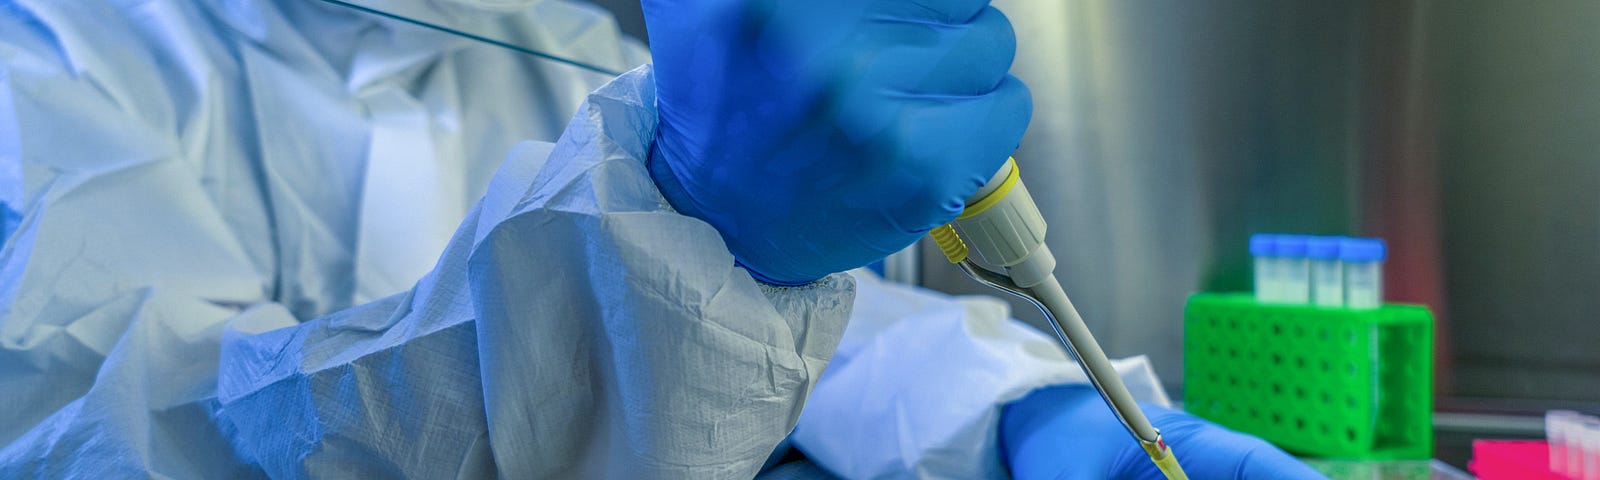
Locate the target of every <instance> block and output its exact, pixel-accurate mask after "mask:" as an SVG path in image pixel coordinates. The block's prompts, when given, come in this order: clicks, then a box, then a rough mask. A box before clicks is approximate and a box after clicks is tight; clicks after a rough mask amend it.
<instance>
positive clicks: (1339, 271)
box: [1306, 237, 1344, 308]
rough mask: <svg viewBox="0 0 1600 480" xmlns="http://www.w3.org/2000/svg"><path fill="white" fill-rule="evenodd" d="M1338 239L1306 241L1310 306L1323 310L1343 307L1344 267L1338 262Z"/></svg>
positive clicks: (1339, 239) (1325, 238)
mask: <svg viewBox="0 0 1600 480" xmlns="http://www.w3.org/2000/svg"><path fill="white" fill-rule="evenodd" d="M1341 242H1342V239H1341V238H1340V237H1310V238H1307V239H1306V258H1308V259H1310V261H1311V304H1312V305H1315V306H1318V307H1324V308H1343V307H1344V265H1343V264H1342V263H1341V262H1340V260H1339V245H1340V244H1341Z"/></svg>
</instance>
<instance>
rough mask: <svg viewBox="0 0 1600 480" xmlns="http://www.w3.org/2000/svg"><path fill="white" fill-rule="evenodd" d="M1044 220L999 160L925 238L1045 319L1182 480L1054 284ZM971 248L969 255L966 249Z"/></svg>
mask: <svg viewBox="0 0 1600 480" xmlns="http://www.w3.org/2000/svg"><path fill="white" fill-rule="evenodd" d="M1044 232H1045V223H1044V216H1043V215H1041V214H1040V213H1039V207H1038V206H1037V205H1035V204H1034V203H1033V197H1032V196H1031V195H1029V194H1028V189H1027V187H1026V186H1024V185H1023V184H1022V179H1021V176H1020V174H1018V172H1017V164H1016V161H1015V160H1013V159H1009V158H1008V159H1006V163H1005V165H1003V166H1001V167H1000V171H998V172H995V175H994V177H993V178H990V179H989V182H988V183H986V184H984V185H983V187H982V188H980V189H978V192H977V193H975V194H973V195H972V197H970V198H968V199H967V207H966V209H965V210H963V211H962V212H961V215H960V216H958V217H956V220H955V221H953V222H950V223H948V224H945V225H942V226H940V227H938V228H935V229H933V231H932V232H930V233H929V235H930V236H932V237H933V239H934V242H935V243H938V244H939V249H940V250H941V251H943V252H944V254H945V257H946V258H947V259H949V260H950V263H952V264H955V265H956V267H957V268H959V269H961V271H962V273H965V274H966V275H967V276H968V277H971V278H972V279H973V280H974V281H977V282H978V283H981V284H984V285H988V286H990V287H993V288H995V289H997V290H1000V291H1002V292H1005V293H1008V294H1011V295H1015V296H1017V297H1021V298H1022V299H1024V300H1027V301H1028V302H1029V303H1032V304H1033V306H1035V307H1038V308H1039V310H1040V311H1042V312H1044V316H1045V319H1046V320H1048V321H1049V323H1050V328H1051V329H1052V330H1054V331H1055V334H1056V338H1057V339H1059V340H1060V341H1061V344H1062V346H1064V347H1066V349H1067V351H1069V352H1071V353H1072V354H1073V355H1074V356H1076V357H1078V364H1079V366H1080V367H1082V368H1083V372H1084V373H1085V374H1087V375H1088V376H1089V382H1090V383H1092V384H1093V385H1094V388H1095V390H1097V391H1099V392H1100V398H1101V399H1103V400H1105V402H1106V406H1108V407H1111V411H1112V413H1114V414H1116V416H1117V420H1118V421H1120V422H1122V426H1123V427H1125V428H1127V429H1128V433H1130V434H1132V435H1133V438H1134V440H1137V441H1138V442H1139V446H1140V447H1142V448H1144V451H1145V453H1146V454H1147V455H1149V456H1150V460H1151V461H1153V462H1155V464H1156V468H1158V469H1160V470H1161V473H1162V474H1165V475H1166V476H1167V478H1169V479H1185V480H1186V479H1188V478H1189V477H1188V476H1187V475H1185V474H1184V473H1183V467H1181V466H1179V465H1178V459H1177V457H1176V456H1175V455H1173V453H1172V448H1171V447H1170V446H1168V445H1167V444H1166V441H1165V440H1163V439H1162V438H1161V431H1160V430H1158V429H1156V428H1155V425H1152V424H1150V419H1149V418H1146V417H1145V415H1144V411H1142V410H1140V409H1139V404H1138V403H1136V402H1135V401H1134V400H1133V395H1132V394H1130V393H1128V387H1127V386H1124V385H1123V384H1122V377H1121V376H1119V375H1117V371H1116V369H1115V368H1113V367H1112V366H1111V360H1110V359H1108V358H1106V354H1105V352H1104V351H1103V350H1101V349H1100V344H1099V343H1097V342H1095V339H1094V335H1093V334H1092V333H1090V332H1089V327H1088V326H1087V325H1085V324H1084V323H1083V317H1081V316H1079V315H1078V310H1077V308H1075V307H1073V306H1072V301H1071V300H1070V299H1068V298H1067V294H1066V292H1065V291H1064V290H1062V289H1061V284H1060V283H1059V282H1057V281H1056V277H1055V266H1056V260H1055V256H1054V255H1052V254H1051V253H1050V247H1048V246H1046V245H1045V244H1044ZM969 246H970V248H971V249H970V250H969Z"/></svg>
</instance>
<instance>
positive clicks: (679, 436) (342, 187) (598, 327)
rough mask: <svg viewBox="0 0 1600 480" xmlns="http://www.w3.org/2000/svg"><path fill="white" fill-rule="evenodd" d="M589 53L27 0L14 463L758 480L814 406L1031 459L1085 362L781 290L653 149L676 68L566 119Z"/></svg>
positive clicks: (979, 327)
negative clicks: (1024, 444) (1041, 426)
mask: <svg viewBox="0 0 1600 480" xmlns="http://www.w3.org/2000/svg"><path fill="white" fill-rule="evenodd" d="M419 8H420V7H419ZM428 8H433V7H428ZM445 13H447V14H448V13H449V12H445ZM485 22H488V23H485V24H483V25H482V26H483V28H498V29H502V30H504V31H507V32H514V33H516V34H517V35H522V36H523V37H522V38H524V39H525V40H526V41H527V42H529V43H530V44H532V45H535V46H537V47H539V48H541V49H542V50H546V51H551V52H556V53H564V54H568V55H573V56H578V57H580V58H583V59H585V60H587V61H590V62H595V63H601V64H606V65H613V66H618V68H622V67H625V66H627V65H635V64H638V63H641V62H642V61H643V60H644V58H645V57H644V55H643V54H642V52H641V51H640V50H639V48H638V47H637V45H635V44H633V43H631V42H630V41H628V40H626V39H624V38H623V37H621V36H620V35H619V34H617V32H616V30H615V27H614V25H613V24H612V23H611V22H610V19H609V17H608V16H606V15H605V14H604V13H603V12H601V11H599V10H597V9H594V8H593V7H586V6H582V5H578V4H570V3H565V2H556V1H547V2H541V3H538V4H536V5H534V6H532V7H530V9H529V10H526V11H520V12H519V13H516V14H507V15H500V16H496V17H494V18H493V19H492V21H491V20H485ZM595 77H597V76H596V75H594V74H592V73H585V72H581V71H577V70H573V69H570V68H568V67H559V66H554V65H553V64H549V63H546V62H545V61H543V60H538V59H534V58H531V57H526V56H522V55H520V54H516V53H513V52H509V51H505V50H501V49H498V48H493V47H488V46H484V45H481V44H477V43H474V42H471V41H468V40H464V39H458V38H454V37H451V36H448V35H444V34H440V33H437V32H432V31H427V30H423V29H420V28H417V27H413V26H408V25H403V24H397V23H393V22H388V21H382V20H380V19H377V18H374V17H370V16H367V15H364V14H360V13H357V12H352V11H346V10H342V9H339V8H336V7H331V6H328V5H326V4H323V3H321V2H316V1H309V0H282V1H280V2H277V3H267V2H263V3H250V2H196V3H189V2H163V1H150V2H134V1H121V0H86V1H81V2H50V1H20V2H13V3H7V4H4V5H0V207H3V208H0V214H3V215H0V219H10V220H7V221H5V222H3V223H0V225H5V226H6V230H5V231H4V234H5V235H6V241H5V245H4V248H3V249H0V402H3V403H4V404H5V405H6V408H0V478H15V477H18V476H30V475H34V474H40V475H44V476H49V477H59V476H70V477H91V478H100V477H118V478H120V477H130V476H152V477H172V478H233V477H252V476H261V475H263V474H265V475H270V476H276V477H305V476H319V477H333V478H345V477H369V476H378V477H392V476H409V477H422V478H438V477H468V478H477V477H485V476H493V475H495V474H499V475H503V476H506V477H508V478H540V477H558V478H565V477H573V476H581V477H610V478H650V477H673V478H740V477H749V476H751V475H754V474H756V472H757V471H758V470H759V469H760V468H761V466H762V463H763V460H765V459H766V457H767V454H768V453H769V452H770V451H772V449H773V447H774V446H775V445H777V444H778V443H779V442H780V441H781V440H783V439H784V437H785V436H786V435H788V434H789V433H790V431H791V430H793V431H794V436H793V441H794V444H795V445H796V446H798V447H799V448H800V449H801V450H802V451H804V452H806V453H807V454H808V456H809V457H810V458H811V459H813V460H814V461H816V462H817V463H818V464H820V465H822V466H823V467H824V468H827V469H828V470H830V471H832V472H834V473H836V474H840V475H843V476H846V477H851V478H868V477H919V476H920V477H950V478H979V477H1002V476H1004V469H1003V467H1002V466H1001V465H1000V464H999V460H998V456H997V455H996V453H995V440H996V439H995V438H994V437H995V435H996V427H995V425H996V421H997V419H998V415H999V409H998V407H999V405H1000V404H1002V403H1003V402H1005V401H1008V400H1011V399H1014V398H1017V397H1020V396H1021V395H1023V394H1025V393H1026V392H1027V391H1028V390H1029V389H1031V388H1034V387H1037V386H1040V385H1045V384H1050V383H1060V382H1066V381H1081V375H1079V374H1078V373H1077V369H1076V367H1075V366H1073V365H1072V364H1070V363H1068V362H1067V361H1066V359H1065V358H1064V356H1063V355H1062V353H1061V352H1060V350H1059V349H1058V348H1056V347H1055V345H1054V342H1053V341H1052V340H1049V339H1048V338H1047V337H1044V336H1043V335H1041V334H1039V332H1037V331H1034V330H1031V329H1029V328H1027V327H1024V326H1021V325H1020V324H1018V323H1016V322H1014V321H1010V320H1008V319H1007V313H1006V312H1005V310H1004V307H1003V306H1001V305H1000V304H999V303H997V302H995V301H993V300H989V299H981V298H972V299H952V298H948V297H944V296H942V295H938V294H935V293H930V292H926V291H921V290H916V289H912V288H909V287H903V286H895V285H889V284H884V283H882V282H881V281H879V280H876V279H875V278H873V277H871V276H870V275H867V276H860V277H859V284H860V290H859V296H858V297H857V298H856V301H855V310H856V312H855V314H854V315H853V317H852V318H851V319H850V323H849V328H848V329H846V317H847V316H849V315H850V311H851V301H852V297H851V295H852V292H853V291H855V284H857V281H856V280H855V279H853V278H852V277H851V276H850V275H844V274H840V275H834V276H830V277H828V278H826V279H824V280H822V281H820V282H818V283H816V284H813V285H809V286H805V287H798V288H771V287H766V286H763V285H761V284H759V283H757V282H755V281H753V280H752V279H751V278H750V277H749V276H748V275H747V274H745V273H744V271H743V270H741V269H739V268H737V267H735V266H734V265H733V261H732V258H731V256H730V255H729V254H728V252H727V250H726V249H725V247H723V246H722V243H721V241H720V239H719V237H718V236H717V234H716V232H715V231H714V230H712V229H711V227H709V226H708V225H706V224H704V223H702V222H699V221H697V220H694V219H691V218H688V217H685V216H681V215H678V214H676V213H674V212H672V211H671V209H670V207H669V206H667V205H666V203H665V201H664V200H663V199H662V198H661V196H660V194H659V193H658V192H657V191H656V190H655V187H654V185H653V183H652V182H651V181H650V179H649V177H648V176H647V175H646V173H645V170H644V168H643V159H644V158H645V152H646V151H647V148H648V145H649V144H648V142H649V141H650V139H651V138H652V136H653V131H654V128H655V111H654V91H653V82H652V81H651V77H650V72H649V69H648V68H647V67H646V68H641V69H639V70H636V71H634V72H632V73H630V74H628V75H625V76H623V77H622V78H619V79H617V80H616V81H614V82H611V83H610V84H609V85H607V86H605V87H604V88H601V89H600V90H598V91H596V92H595V93H593V94H591V95H589V96H588V100H587V102H586V103H584V104H583V105H582V106H581V107H578V110H577V114H576V115H575V116H573V117H572V119H571V121H570V122H566V121H565V119H564V117H565V116H566V115H567V114H568V112H570V111H569V110H567V109H569V108H572V107H573V106H577V105H578V101H579V100H581V99H582V94H583V92H586V91H588V90H590V89H592V88H594V87H595V86H597V85H598V84H599V83H600V82H601V81H603V80H604V79H599V78H595ZM562 125H565V130H564V132H563V131H562V130H561V129H562ZM557 133H559V134H560V138H559V141H558V142H557V143H555V144H549V143H536V142H534V143H525V144H522V145H519V146H515V147H513V145H515V142H517V141H519V140H523V139H530V138H531V139H539V138H546V139H549V138H555V137H556V135H557ZM508 151H509V152H511V153H510V155H506V152H508ZM502 160H503V162H502ZM474 202H476V203H474ZM452 232H453V233H452ZM418 279H420V280H418ZM302 322H303V323H302ZM841 335H842V336H843V339H842V340H841ZM836 346H837V354H836V353H835V347H836ZM830 357H831V358H832V359H833V362H832V364H831V365H830V364H829V359H830ZM1126 366H1127V367H1128V369H1129V370H1128V371H1129V381H1130V382H1131V383H1132V384H1133V385H1135V386H1136V389H1139V390H1142V393H1144V395H1143V396H1145V397H1146V398H1150V399H1154V400H1158V401H1161V400H1164V396H1162V395H1161V393H1160V390H1159V388H1156V387H1154V385H1155V383H1154V382H1153V378H1152V377H1150V376H1149V373H1148V368H1146V367H1145V366H1144V365H1143V364H1142V362H1141V361H1140V360H1137V359H1136V360H1133V361H1130V362H1128V363H1127V364H1126ZM824 367H827V375H826V376H823V375H822V373H823V371H824ZM819 377H821V380H820V381H819ZM958 380H959V381H958ZM1140 385H1142V386H1143V387H1142V388H1141V387H1137V386H1140ZM808 394H809V396H810V400H809V402H808V401H807V400H806V399H807V396H808ZM802 406H804V407H805V411H804V413H803V414H802V413H801V408H802ZM797 422H798V427H797V428H796V424H797Z"/></svg>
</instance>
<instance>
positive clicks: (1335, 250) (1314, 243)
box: [1306, 237, 1345, 260]
mask: <svg viewBox="0 0 1600 480" xmlns="http://www.w3.org/2000/svg"><path fill="white" fill-rule="evenodd" d="M1344 239H1345V238H1344V237H1310V238H1307V239H1306V256H1307V257H1310V258H1311V259H1313V260H1338V259H1339V245H1341V244H1342V243H1343V241H1344Z"/></svg>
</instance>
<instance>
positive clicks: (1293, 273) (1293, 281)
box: [1275, 235, 1311, 305]
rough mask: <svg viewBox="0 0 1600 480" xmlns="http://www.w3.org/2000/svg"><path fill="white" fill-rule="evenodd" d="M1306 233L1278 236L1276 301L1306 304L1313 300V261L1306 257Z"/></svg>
mask: <svg viewBox="0 0 1600 480" xmlns="http://www.w3.org/2000/svg"><path fill="white" fill-rule="evenodd" d="M1308 238H1309V237H1306V236H1304V235H1281V236H1279V237H1278V242H1277V243H1278V257H1277V264H1278V269H1277V270H1278V274H1277V278H1276V280H1275V281H1276V282H1277V283H1278V288H1279V291H1278V299H1277V301H1276V303H1287V304H1291V305H1305V304H1306V303H1307V302H1309V301H1310V300H1311V262H1310V260H1309V259H1307V258H1306V241H1307V240H1308Z"/></svg>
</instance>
